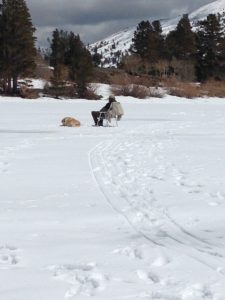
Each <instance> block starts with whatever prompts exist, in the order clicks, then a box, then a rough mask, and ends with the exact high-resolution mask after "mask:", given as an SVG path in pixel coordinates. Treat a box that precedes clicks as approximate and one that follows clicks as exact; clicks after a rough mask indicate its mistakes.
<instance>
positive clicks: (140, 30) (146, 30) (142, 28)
mask: <svg viewBox="0 0 225 300" xmlns="http://www.w3.org/2000/svg"><path fill="white" fill-rule="evenodd" d="M132 42H133V45H132V48H131V49H132V51H133V53H135V54H137V55H139V56H140V57H141V58H142V59H143V60H146V61H148V62H150V63H153V62H157V60H158V59H159V58H160V56H161V55H162V53H163V48H164V41H163V36H162V28H161V24H160V22H159V21H154V22H153V23H152V24H151V23H150V22H149V21H142V22H140V23H139V24H138V26H137V29H136V31H135V32H134V38H133V39H132Z"/></svg>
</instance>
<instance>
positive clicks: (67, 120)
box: [62, 117, 80, 127]
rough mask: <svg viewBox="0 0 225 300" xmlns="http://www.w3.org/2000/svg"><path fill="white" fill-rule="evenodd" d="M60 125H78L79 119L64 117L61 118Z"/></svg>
mask: <svg viewBox="0 0 225 300" xmlns="http://www.w3.org/2000/svg"><path fill="white" fill-rule="evenodd" d="M62 126H68V127H80V121H78V120H76V119H74V118H71V117H66V118H64V119H62Z"/></svg>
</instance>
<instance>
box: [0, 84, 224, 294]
mask: <svg viewBox="0 0 225 300" xmlns="http://www.w3.org/2000/svg"><path fill="white" fill-rule="evenodd" d="M106 88H107V86H102V87H101V89H102V91H103V92H104V93H103V94H104V95H105V97H106V95H107V89H106ZM118 99H119V100H120V102H121V103H122V105H123V107H124V110H125V115H124V118H123V119H122V120H121V121H120V123H119V127H100V128H96V127H92V126H91V124H92V123H93V121H92V119H91V114H90V111H91V110H98V109H99V108H101V107H102V106H103V105H104V104H105V100H101V101H84V100H74V101H70V100H66V101H63V100H58V101H57V100H54V99H43V100H41V99H39V100H38V101H37V100H36V101H31V100H27V101H26V100H21V99H17V98H12V99H9V98H2V97H1V99H0V111H1V119H0V135H1V139H0V182H1V184H0V237H1V238H0V282H1V284H0V299H1V300H63V299H64V300H70V299H71V300H76V299H78V300H87V299H93V300H106V299H107V300H116V299H117V300H123V299H130V300H224V299H225V226H224V210H225V186H224V178H225V169H224V165H225V151H224V149H225V133H224V128H225V99H196V100H194V101H193V100H191V101H190V100H187V99H180V98H179V99H177V98H175V97H172V96H166V97H165V98H164V99H160V100H159V99H151V100H135V99H133V98H125V97H118ZM65 116H74V117H76V118H78V119H79V120H80V121H81V123H82V126H81V127H80V128H66V127H60V121H61V119H62V118H64V117H65Z"/></svg>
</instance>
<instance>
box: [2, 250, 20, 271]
mask: <svg viewBox="0 0 225 300" xmlns="http://www.w3.org/2000/svg"><path fill="white" fill-rule="evenodd" d="M18 263H19V259H18V256H17V248H16V247H14V246H0V269H10V268H13V267H16V265H18Z"/></svg>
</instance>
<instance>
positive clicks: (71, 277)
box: [49, 263, 108, 299]
mask: <svg viewBox="0 0 225 300" xmlns="http://www.w3.org/2000/svg"><path fill="white" fill-rule="evenodd" d="M49 269H50V270H52V271H53V276H54V278H55V279H57V280H62V281H66V282H68V283H69V284H70V288H69V289H68V290H67V291H66V293H65V298H66V299H70V298H72V297H74V296H76V295H79V294H80V295H84V296H94V295H95V294H96V293H98V292H100V291H102V290H104V289H105V285H106V281H107V280H108V278H107V276H105V275H104V274H102V273H101V272H99V270H98V269H97V267H96V264H95V263H89V264H65V265H60V266H51V267H49Z"/></svg>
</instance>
